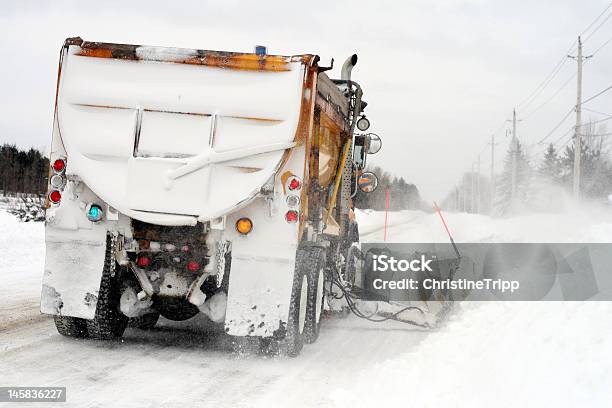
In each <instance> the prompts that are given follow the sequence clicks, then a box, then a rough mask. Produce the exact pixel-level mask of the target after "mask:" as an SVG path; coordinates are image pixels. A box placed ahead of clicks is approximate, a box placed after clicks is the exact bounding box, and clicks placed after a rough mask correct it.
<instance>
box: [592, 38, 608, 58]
mask: <svg viewBox="0 0 612 408" xmlns="http://www.w3.org/2000/svg"><path fill="white" fill-rule="evenodd" d="M611 41H612V37H610V38H608V39H607V40H606V41H604V43H603V44H601V45H600V46H599V47H598V48H597V49H596V50H595V51H593V53H592V54H591V55H595V54H597V53H598V52H599V51H600V50H601V49H602V48H603V47H605V46H606V45H608V44H610V42H611Z"/></svg>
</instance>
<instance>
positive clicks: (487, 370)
mask: <svg viewBox="0 0 612 408" xmlns="http://www.w3.org/2000/svg"><path fill="white" fill-rule="evenodd" d="M611 312H612V304H610V303H604V302H591V303H501V302H500V303H487V304H464V305H463V310H462V312H460V313H459V314H458V315H455V316H452V317H451V319H450V321H449V322H448V324H446V326H445V327H444V328H442V329H440V330H439V331H438V332H436V333H433V334H432V335H430V336H429V337H428V339H427V341H426V342H421V343H419V344H418V345H417V346H416V347H415V348H413V349H412V350H411V351H410V352H407V353H405V354H400V355H397V356H394V357H392V358H390V359H389V360H387V361H384V362H381V363H379V364H376V365H374V366H373V367H366V368H364V370H363V371H361V372H360V373H358V374H357V375H355V376H354V377H353V378H351V379H350V382H346V383H345V384H344V385H342V386H341V387H340V389H339V390H338V391H337V392H335V393H334V394H333V395H332V399H333V400H334V401H335V404H336V406H339V407H346V406H351V407H372V406H376V405H378V404H380V403H381V402H382V401H384V403H385V405H386V406H394V405H395V406H407V405H410V406H415V407H429V406H431V407H454V406H461V407H464V406H473V407H490V406H496V407H497V406H499V407H524V406H532V407H537V406H548V407H552V406H554V407H575V406H602V407H603V406H609V404H610V395H609V390H610V385H611V384H612V366H611V364H612V363H611V362H612V346H611V345H610V340H611V339H612V321H611V320H610V319H609V316H610V313H611Z"/></svg>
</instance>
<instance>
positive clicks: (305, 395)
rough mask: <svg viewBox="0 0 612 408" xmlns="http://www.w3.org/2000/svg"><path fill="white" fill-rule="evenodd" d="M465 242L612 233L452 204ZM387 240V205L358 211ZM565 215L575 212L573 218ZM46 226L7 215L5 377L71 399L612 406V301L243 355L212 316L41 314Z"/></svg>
mask: <svg viewBox="0 0 612 408" xmlns="http://www.w3.org/2000/svg"><path fill="white" fill-rule="evenodd" d="M445 216H446V218H447V221H448V224H449V227H450V229H451V231H452V232H453V234H454V235H455V237H456V239H457V240H458V241H463V242H465V241H470V240H481V241H486V240H488V241H498V240H503V241H514V240H516V241H522V242H529V241H537V240H541V241H546V240H549V241H557V242H561V241H565V242H570V241H580V240H584V241H598V242H603V241H607V242H610V241H611V240H612V222H611V221H610V219H609V218H606V217H607V216H606V215H602V214H599V213H597V212H588V213H587V214H586V215H583V216H582V217H581V216H579V215H576V217H567V216H565V215H562V214H556V215H532V216H525V217H517V218H514V219H496V220H493V219H490V218H489V217H486V216H476V215H469V214H458V213H445ZM358 217H359V218H360V222H361V224H360V228H361V233H362V235H363V236H364V241H381V240H382V236H383V235H382V234H383V228H382V221H383V217H384V215H383V214H382V213H370V214H365V213H359V214H358ZM569 219H573V220H574V221H572V222H570V221H569ZM389 223H390V228H389V231H388V232H389V239H390V240H392V241H404V242H407V241H412V242H419V241H425V242H427V241H429V242H435V241H440V242H447V239H448V238H447V237H446V234H445V232H444V230H443V228H442V226H441V224H440V221H439V219H438V218H437V215H436V214H434V213H431V214H427V213H423V212H419V211H403V212H399V213H390V214H389ZM43 228H44V227H43V224H42V223H19V222H17V221H16V219H15V218H14V217H13V216H11V215H9V214H6V213H4V212H2V211H0V248H1V249H2V252H1V253H2V257H1V260H2V262H1V263H0V279H2V285H0V367H2V369H1V372H2V374H0V385H19V384H21V385H40V386H51V385H57V386H67V387H68V402H67V403H66V404H64V405H65V406H67V407H68V406H74V407H80V406H121V407H152V406H168V407H170V406H179V405H185V406H212V405H214V406H218V407H226V406H227V407H235V406H241V407H254V406H257V407H266V408H269V407H277V406H284V407H312V406H317V407H331V406H336V407H371V406H381V405H383V406H394V405H395V406H401V407H403V406H411V407H440V406H442V407H454V406H457V407H465V406H470V407H491V406H501V407H523V406H554V407H574V406H601V407H607V406H610V405H611V403H612V397H610V395H609V390H610V389H611V387H612V320H611V319H610V318H609V317H610V315H612V303H610V302H584V303H579V302H574V303H570V302H566V303H562V302H554V303H553V302H550V303H517V302H515V303H502V302H489V303H463V304H461V305H458V306H457V307H456V309H455V311H454V312H453V313H452V314H451V316H450V317H449V319H448V321H447V323H445V324H444V325H443V327H441V328H440V329H438V330H432V331H425V330H420V329H415V328H412V327H409V326H406V325H402V324H400V323H396V322H388V323H385V324H374V323H369V322H366V321H363V320H359V319H357V318H355V317H348V318H345V319H339V318H332V319H328V320H326V321H324V322H323V327H322V332H321V337H320V338H319V340H318V341H317V343H315V344H313V345H307V346H306V347H305V348H304V350H303V351H302V354H301V355H300V356H299V357H298V358H296V359H280V358H278V359H277V358H264V357H261V356H254V355H248V354H247V355H236V354H235V353H232V352H231V348H230V347H229V345H228V343H227V341H228V339H227V337H226V336H223V334H222V333H219V332H218V331H214V330H211V328H210V327H206V326H205V325H204V326H202V324H203V323H205V322H203V321H202V320H203V319H193V320H191V321H188V322H185V323H172V322H169V321H165V320H162V321H161V323H160V325H159V327H157V328H156V329H154V330H152V331H140V330H135V329H128V331H127V332H126V335H125V337H124V339H123V340H122V341H121V342H95V341H78V340H73V339H66V338H63V337H61V336H59V335H58V334H57V333H56V332H55V328H54V327H53V323H52V321H51V320H50V319H48V318H46V317H42V316H41V315H40V314H39V312H38V298H39V294H40V278H41V276H42V271H43V263H44V262H43V261H44V245H43V244H44V242H43V241H44V239H43Z"/></svg>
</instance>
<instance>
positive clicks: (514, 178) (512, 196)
mask: <svg viewBox="0 0 612 408" xmlns="http://www.w3.org/2000/svg"><path fill="white" fill-rule="evenodd" d="M511 144H512V150H511V152H512V187H511V190H510V200H511V205H514V202H515V199H516V182H517V178H518V177H517V173H518V158H517V155H518V138H517V137H516V108H515V109H513V110H512V142H511Z"/></svg>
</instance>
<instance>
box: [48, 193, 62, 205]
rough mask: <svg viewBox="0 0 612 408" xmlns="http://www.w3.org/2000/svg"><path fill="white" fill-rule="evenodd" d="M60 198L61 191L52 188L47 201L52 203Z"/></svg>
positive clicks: (57, 201) (55, 202)
mask: <svg viewBox="0 0 612 408" xmlns="http://www.w3.org/2000/svg"><path fill="white" fill-rule="evenodd" d="M61 199H62V193H60V192H59V191H57V190H54V191H52V192H51V193H50V194H49V201H51V202H52V203H53V204H57V203H59V202H60V200H61Z"/></svg>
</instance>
